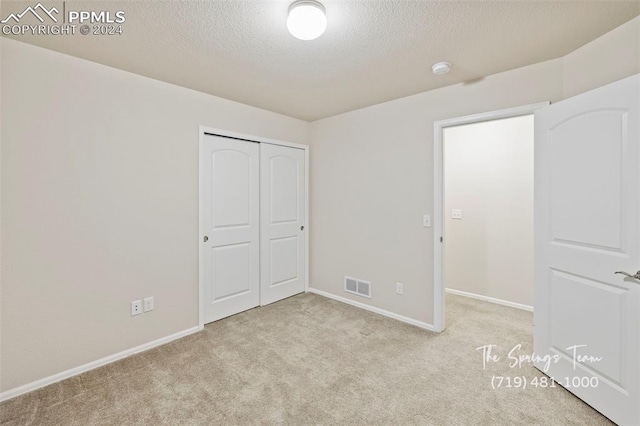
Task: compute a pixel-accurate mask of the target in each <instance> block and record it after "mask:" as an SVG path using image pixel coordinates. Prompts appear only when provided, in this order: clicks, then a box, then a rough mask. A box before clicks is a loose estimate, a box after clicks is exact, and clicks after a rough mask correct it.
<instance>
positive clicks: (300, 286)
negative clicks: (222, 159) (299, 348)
mask: <svg viewBox="0 0 640 426" xmlns="http://www.w3.org/2000/svg"><path fill="white" fill-rule="evenodd" d="M304 155H305V153H304V150H302V149H297V148H289V147H284V146H277V145H271V144H266V143H263V144H260V178H261V180H260V188H261V189H260V203H261V221H260V224H261V231H260V239H261V243H260V244H261V253H260V255H261V264H260V275H261V278H260V289H261V295H260V304H261V305H267V304H269V303H273V302H275V301H278V300H281V299H284V298H286V297H289V296H293V295H294V294H298V293H302V292H303V291H304V288H305V283H304V277H305V232H304V226H305V223H304V218H305V157H304Z"/></svg>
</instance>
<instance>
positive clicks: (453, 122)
mask: <svg viewBox="0 0 640 426" xmlns="http://www.w3.org/2000/svg"><path fill="white" fill-rule="evenodd" d="M547 105H548V103H541V104H535V105H527V106H523V107H518V108H511V109H507V110H501V111H495V112H490V113H484V114H478V115H473V116H466V117H460V118H454V119H450V120H444V121H439V122H436V123H435V135H434V136H435V138H434V147H435V149H434V170H435V176H434V182H435V188H434V193H435V196H436V198H435V206H434V240H435V247H434V249H435V250H434V252H435V256H434V258H435V259H434V273H435V276H434V328H435V329H436V331H442V330H444V327H445V297H444V294H445V292H447V293H452V294H457V295H462V296H466V297H471V298H475V299H480V300H485V301H489V302H494V303H499V304H502V305H507V306H512V307H516V308H521V309H526V310H533V308H532V306H533V288H534V285H533V266H534V265H533V165H534V160H533V147H534V126H533V124H534V123H533V120H534V118H533V112H534V111H535V110H536V109H538V108H541V107H543V106H547Z"/></svg>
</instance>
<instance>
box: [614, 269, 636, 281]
mask: <svg viewBox="0 0 640 426" xmlns="http://www.w3.org/2000/svg"><path fill="white" fill-rule="evenodd" d="M616 274H621V275H624V276H626V277H629V278H633V279H634V280H640V271H638V272H636V274H635V275H631V274H629V273H627V272H624V271H618V272H616Z"/></svg>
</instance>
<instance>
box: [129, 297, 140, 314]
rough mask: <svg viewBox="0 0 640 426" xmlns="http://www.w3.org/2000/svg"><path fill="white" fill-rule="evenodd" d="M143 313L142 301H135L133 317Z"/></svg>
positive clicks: (132, 310)
mask: <svg viewBox="0 0 640 426" xmlns="http://www.w3.org/2000/svg"><path fill="white" fill-rule="evenodd" d="M141 313H142V300H134V301H133V302H131V316H134V315H140V314H141Z"/></svg>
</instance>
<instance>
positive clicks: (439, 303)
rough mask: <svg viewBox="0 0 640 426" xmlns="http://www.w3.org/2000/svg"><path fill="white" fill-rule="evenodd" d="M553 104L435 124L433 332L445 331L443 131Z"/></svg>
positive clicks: (458, 118)
mask: <svg viewBox="0 0 640 426" xmlns="http://www.w3.org/2000/svg"><path fill="white" fill-rule="evenodd" d="M550 104H551V103H550V102H539V103H535V104H529V105H523V106H518V107H514V108H506V109H501V110H497V111H490V112H483V113H480V114H473V115H465V116H463V117H456V118H449V119H446V120H440V121H436V122H434V123H433V328H434V331H436V332H438V333H440V332H442V331H444V257H443V252H444V250H443V248H444V242H446V240H445V241H440V240H441V239H444V238H445V235H444V170H443V152H444V150H443V141H444V138H443V131H444V129H445V128H447V127H454V126H461V125H463V124H472V123H480V122H483V121H492V120H499V119H501V118H513V117H519V116H523V115H529V114H533V113H534V111H535V110H537V109H540V108H543V107H546V106H549V105H550Z"/></svg>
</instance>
